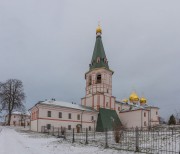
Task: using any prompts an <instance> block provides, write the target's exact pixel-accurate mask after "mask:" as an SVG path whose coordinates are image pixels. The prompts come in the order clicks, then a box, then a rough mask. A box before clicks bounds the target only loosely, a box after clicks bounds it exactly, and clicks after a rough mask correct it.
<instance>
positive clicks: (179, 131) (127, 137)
mask: <svg viewBox="0 0 180 154" xmlns="http://www.w3.org/2000/svg"><path fill="white" fill-rule="evenodd" d="M42 132H43V133H48V134H51V135H55V136H57V137H63V138H65V139H66V140H69V141H71V142H81V143H84V144H91V145H94V146H104V147H105V148H108V147H109V148H115V149H119V150H126V151H134V152H143V153H153V154H154V153H163V154H164V153H177V154H180V127H167V126H166V127H156V128H137V127H136V128H131V129H125V128H122V129H117V130H114V131H108V130H105V131H104V132H95V131H94V130H91V131H89V130H88V129H83V130H81V131H79V130H77V129H74V128H73V129H72V130H68V129H66V128H63V127H61V128H55V127H51V128H50V129H48V128H47V127H42Z"/></svg>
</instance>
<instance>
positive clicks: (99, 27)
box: [96, 25, 102, 34]
mask: <svg viewBox="0 0 180 154" xmlns="http://www.w3.org/2000/svg"><path fill="white" fill-rule="evenodd" d="M97 33H102V29H101V26H100V25H98V27H97V28H96V34H97Z"/></svg>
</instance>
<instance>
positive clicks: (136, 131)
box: [135, 127, 139, 152]
mask: <svg viewBox="0 0 180 154" xmlns="http://www.w3.org/2000/svg"><path fill="white" fill-rule="evenodd" d="M135 134H136V151H135V152H139V130H138V127H136V130H135Z"/></svg>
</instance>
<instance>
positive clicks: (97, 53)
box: [89, 35, 109, 70]
mask: <svg viewBox="0 0 180 154" xmlns="http://www.w3.org/2000/svg"><path fill="white" fill-rule="evenodd" d="M98 58H100V59H99V62H98ZM102 67H104V68H106V69H108V70H109V66H108V61H107V58H106V54H105V51H104V47H103V43H102V40H101V35H97V36H96V42H95V46H94V51H93V55H92V60H91V64H90V68H89V69H90V70H92V69H95V68H102Z"/></svg>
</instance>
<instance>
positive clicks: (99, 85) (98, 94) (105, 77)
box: [30, 26, 159, 132]
mask: <svg viewBox="0 0 180 154" xmlns="http://www.w3.org/2000/svg"><path fill="white" fill-rule="evenodd" d="M113 74H114V72H113V71H112V70H111V69H110V68H109V63H108V59H107V57H106V54H105V50H104V47H103V43H102V29H101V27H100V26H98V27H97V29H96V42H95V47H94V51H93V55H92V59H91V62H90V64H89V70H88V71H87V72H86V73H85V80H86V88H85V89H86V90H85V97H83V98H81V104H72V103H68V102H62V101H56V100H55V99H52V100H47V101H40V102H38V103H36V104H35V105H34V106H33V107H32V108H31V109H30V111H31V130H33V131H38V132H40V131H41V130H42V127H44V126H48V127H49V128H50V127H51V126H54V127H66V128H67V129H68V130H71V129H72V128H76V129H77V131H78V132H79V131H80V130H81V129H83V128H88V129H89V131H91V130H93V129H95V130H96V131H104V130H105V129H111V130H112V129H113V128H114V127H116V126H120V125H123V126H124V127H127V128H130V127H136V126H137V127H151V126H155V125H158V124H159V113H158V110H159V108H158V107H154V106H150V105H149V104H147V100H146V99H145V98H144V97H141V98H139V97H138V95H137V94H136V93H135V92H132V93H131V94H130V96H129V99H123V100H121V101H119V100H117V99H116V97H115V96H113V95H112V75H113Z"/></svg>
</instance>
